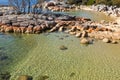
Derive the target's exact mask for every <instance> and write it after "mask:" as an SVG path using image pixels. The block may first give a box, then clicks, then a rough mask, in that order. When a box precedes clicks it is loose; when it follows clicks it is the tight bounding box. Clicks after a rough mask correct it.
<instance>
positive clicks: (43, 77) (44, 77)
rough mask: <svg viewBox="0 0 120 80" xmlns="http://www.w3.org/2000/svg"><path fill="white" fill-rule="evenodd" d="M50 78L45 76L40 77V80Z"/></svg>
mask: <svg viewBox="0 0 120 80" xmlns="http://www.w3.org/2000/svg"><path fill="white" fill-rule="evenodd" d="M48 78H49V76H47V75H44V76H39V77H38V80H47V79H48Z"/></svg>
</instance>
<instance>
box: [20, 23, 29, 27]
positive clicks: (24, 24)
mask: <svg viewBox="0 0 120 80" xmlns="http://www.w3.org/2000/svg"><path fill="white" fill-rule="evenodd" d="M28 25H29V23H28V22H21V23H20V26H22V27H27V26H28Z"/></svg>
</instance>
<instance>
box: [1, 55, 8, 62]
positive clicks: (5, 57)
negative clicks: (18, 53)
mask: <svg viewBox="0 0 120 80" xmlns="http://www.w3.org/2000/svg"><path fill="white" fill-rule="evenodd" d="M6 59H8V56H4V55H2V56H0V61H3V60H6Z"/></svg>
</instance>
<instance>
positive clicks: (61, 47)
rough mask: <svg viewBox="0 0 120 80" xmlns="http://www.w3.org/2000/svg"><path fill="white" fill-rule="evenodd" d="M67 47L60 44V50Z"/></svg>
mask: <svg viewBox="0 0 120 80" xmlns="http://www.w3.org/2000/svg"><path fill="white" fill-rule="evenodd" d="M67 49H68V48H67V47H66V46H64V45H62V46H60V50H67Z"/></svg>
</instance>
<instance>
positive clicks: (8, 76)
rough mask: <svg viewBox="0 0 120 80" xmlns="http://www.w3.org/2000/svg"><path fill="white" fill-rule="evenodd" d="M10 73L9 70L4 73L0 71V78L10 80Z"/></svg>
mask: <svg viewBox="0 0 120 80" xmlns="http://www.w3.org/2000/svg"><path fill="white" fill-rule="evenodd" d="M10 77H11V75H10V73H9V72H5V73H0V80H10Z"/></svg>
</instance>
